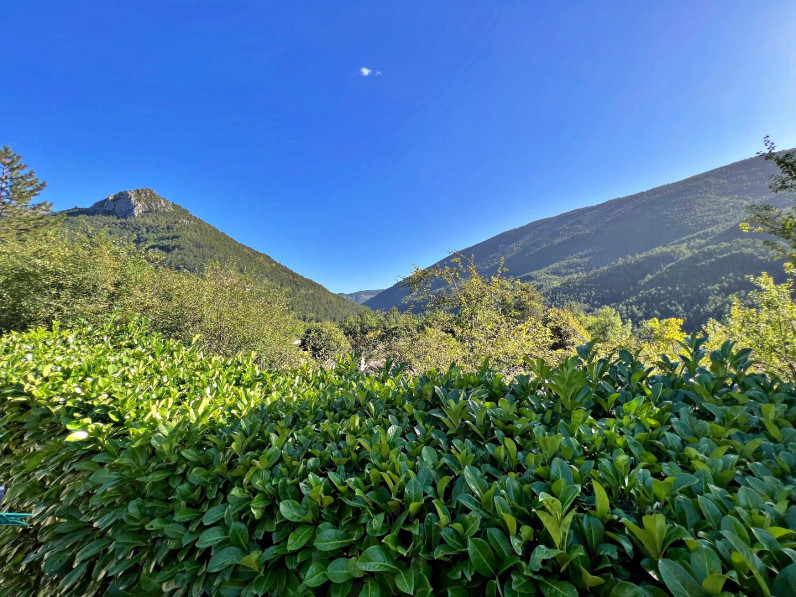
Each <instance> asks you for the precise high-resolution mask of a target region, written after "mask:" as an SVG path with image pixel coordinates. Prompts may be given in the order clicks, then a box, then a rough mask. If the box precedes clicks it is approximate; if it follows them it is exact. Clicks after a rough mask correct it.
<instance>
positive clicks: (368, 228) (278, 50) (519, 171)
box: [0, 0, 796, 292]
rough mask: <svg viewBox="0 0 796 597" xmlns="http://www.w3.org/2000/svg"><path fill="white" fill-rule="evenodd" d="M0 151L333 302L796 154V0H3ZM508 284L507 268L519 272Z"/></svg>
mask: <svg viewBox="0 0 796 597" xmlns="http://www.w3.org/2000/svg"><path fill="white" fill-rule="evenodd" d="M0 39H2V45H3V53H4V60H3V74H2V78H0V81H2V83H0V145H5V144H7V145H10V146H11V148H12V149H13V150H14V151H16V152H17V153H21V154H22V156H23V158H24V160H25V161H26V162H27V163H28V164H29V165H30V166H31V167H33V168H35V170H36V172H37V174H39V176H40V177H41V178H44V179H45V180H47V181H48V183H49V187H48V188H47V190H46V191H45V193H44V194H43V195H42V198H43V199H46V200H49V201H52V202H53V203H54V204H55V208H56V209H64V208H68V207H73V206H75V205H79V206H88V205H90V204H92V203H94V202H95V201H97V200H99V199H101V198H103V197H106V196H107V195H109V194H111V193H114V192H116V191H120V190H123V189H130V188H139V187H151V188H153V189H154V190H156V191H157V192H158V193H160V194H161V195H163V196H164V197H166V198H167V199H170V200H172V201H174V202H176V203H178V204H180V205H182V206H183V207H185V208H187V209H188V210H190V211H191V212H192V213H194V214H195V215H197V216H198V217H200V218H202V219H204V220H206V221H207V222H209V223H211V224H213V225H214V226H216V227H218V228H219V229H221V230H223V231H224V232H226V233H227V234H230V235H231V236H233V237H235V238H236V239H238V240H240V241H241V242H243V243H245V244H247V245H249V246H252V247H254V248H255V249H258V250H260V251H263V252H265V253H267V254H269V255H271V256H272V257H274V258H275V259H277V260H278V261H280V262H282V263H284V264H285V265H287V266H288V267H290V268H292V269H294V270H296V271H297V272H299V273H301V274H303V275H305V276H308V277H310V278H312V279H314V280H317V281H318V282H320V283H322V284H324V285H325V286H327V287H328V288H329V289H331V290H333V291H336V292H347V291H354V290H360V289H366V288H367V289H369V288H382V287H386V286H389V285H391V284H393V283H394V282H395V281H396V279H397V278H398V276H401V275H406V274H408V273H409V272H410V270H411V266H412V264H415V263H416V264H418V265H421V266H427V265H430V264H431V263H433V262H435V261H437V260H438V259H440V258H442V257H444V256H445V255H447V253H448V252H449V251H452V250H456V249H462V248H464V247H467V246H470V245H472V244H475V243H476V242H479V241H481V240H484V239H486V238H488V237H490V236H493V235H494V234H497V233H499V232H502V231H504V230H507V229H510V228H515V227H517V226H521V225H523V224H526V223H528V222H530V221H532V220H535V219H538V218H541V217H546V216H551V215H555V214H557V213H561V212H563V211H566V210H569V209H573V208H576V207H580V206H583V205H590V204H594V203H599V202H601V201H604V200H607V199H611V198H613V197H618V196H622V195H627V194H631V193H634V192H638V191H642V190H645V189H648V188H650V187H654V186H658V185H660V184H664V183H667V182H674V181H676V180H679V179H682V178H685V177H687V176H690V175H693V174H697V173H699V172H702V171H705V170H708V169H711V168H714V167H718V166H721V165H724V164H726V163H729V162H732V161H735V160H738V159H742V158H746V157H749V156H751V155H753V154H754V153H755V152H757V151H759V150H761V149H763V136H764V135H766V134H768V135H771V137H772V138H773V140H774V141H775V142H776V143H777V144H778V145H779V146H780V147H782V148H785V147H792V146H796V118H794V117H795V116H796V2H793V0H785V1H776V0H766V1H765V2H752V1H748V2H747V1H741V0H738V1H732V2H729V1H726V2H725V1H722V2H719V1H716V2H693V1H690V0H689V1H679V2H678V1H672V2H657V3H653V2H639V1H630V2H615V1H611V2H604V1H601V2H598V1H589V2H574V1H567V2H541V1H530V0H529V1H523V2H508V1H506V2H483V1H478V2H475V1H473V2H465V1H458V0H457V1H453V0H451V1H448V2H443V1H427V0H423V1H418V2H413V1H407V0H402V1H395V2H387V1H385V0H379V1H376V0H370V1H367V2H353V1H341V2H331V1H318V2H301V1H297V0H291V1H290V2H261V1H256V2H255V1H252V2H237V1H234V0H232V1H231V0H226V1H224V2H202V1H192V2H187V1H165V0H164V1H159V2H154V1H153V2H147V1H142V0H138V1H129V2H128V1H124V0H113V1H107V0H102V1H100V0H97V1H93V2H86V1H83V2H81V1H76V0H70V1H63V0H57V1H52V2H42V1H37V0H30V1H25V2H13V1H6V2H4V3H3V8H2V15H1V16H0ZM509 273H510V272H509Z"/></svg>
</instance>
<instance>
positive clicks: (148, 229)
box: [57, 188, 363, 321]
mask: <svg viewBox="0 0 796 597" xmlns="http://www.w3.org/2000/svg"><path fill="white" fill-rule="evenodd" d="M57 213H60V214H63V215H64V216H65V217H64V222H65V225H66V226H67V228H68V229H71V230H82V231H85V232H87V233H89V234H95V233H97V232H99V231H100V230H103V231H105V232H106V233H107V234H109V235H110V236H111V237H112V238H114V239H116V240H119V241H121V242H125V243H132V244H134V245H136V246H138V247H140V248H146V249H150V250H154V251H157V252H159V253H161V254H162V256H163V260H162V263H163V265H165V266H166V267H170V268H173V269H184V270H189V271H193V272H200V271H201V270H202V269H203V268H204V267H205V265H207V264H208V263H210V262H213V261H219V262H221V263H232V262H234V263H236V264H237V266H238V267H240V268H241V269H246V270H250V271H252V272H253V273H254V274H255V275H256V276H258V277H260V278H262V279H264V280H266V281H268V282H269V283H271V284H273V285H274V286H276V287H278V288H280V289H282V290H283V291H284V292H285V295H286V297H287V300H288V303H289V304H290V306H291V308H292V309H293V310H294V311H295V312H296V314H297V315H298V316H299V317H302V318H304V319H308V320H324V319H328V320H331V321H341V320H342V319H343V318H345V317H346V316H348V315H353V314H355V313H357V312H359V311H360V310H362V309H363V307H361V306H359V305H357V304H355V303H353V302H351V301H348V300H346V299H344V298H342V297H340V296H337V295H336V294H335V293H333V292H331V291H330V290H328V289H326V288H324V287H323V286H322V285H320V284H318V283H317V282H315V281H314V280H311V279H309V278H306V277H305V276H302V275H300V274H298V273H296V272H294V271H293V270H291V269H290V268H288V267H286V266H284V265H282V264H281V263H279V262H277V261H276V260H275V259H273V258H272V257H270V256H269V255H267V254H265V253H262V252H260V251H257V250H255V249H252V248H251V247H248V246H246V245H244V244H242V243H240V242H238V241H237V240H235V239H233V238H232V237H230V236H229V235H227V234H225V233H223V232H221V231H220V230H218V229H217V228H215V227H214V226H212V225H211V224H208V223H207V222H205V221H204V220H201V219H200V218H198V217H196V216H194V215H193V214H191V213H190V212H189V211H188V210H187V209H185V208H184V207H181V206H180V205H178V204H176V203H172V202H171V201H169V200H168V199H165V198H164V197H161V196H160V195H158V194H157V193H156V192H155V191H153V190H152V189H147V188H143V189H130V190H125V191H119V192H117V193H113V194H111V195H109V196H108V197H106V198H105V199H101V200H100V201H97V202H96V203H94V204H93V205H92V206H91V207H82V208H81V207H75V208H72V209H68V210H64V211H62V212H57Z"/></svg>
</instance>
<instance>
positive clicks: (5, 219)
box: [0, 145, 55, 240]
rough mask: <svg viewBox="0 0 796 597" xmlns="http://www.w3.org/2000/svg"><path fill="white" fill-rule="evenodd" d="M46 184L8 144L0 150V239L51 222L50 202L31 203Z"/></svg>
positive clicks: (48, 224) (46, 225) (50, 223)
mask: <svg viewBox="0 0 796 597" xmlns="http://www.w3.org/2000/svg"><path fill="white" fill-rule="evenodd" d="M46 186H47V183H46V182H44V181H43V180H39V179H38V178H37V177H36V173H35V172H34V171H33V170H30V169H28V166H27V164H24V163H23V162H22V158H21V156H20V155H19V154H16V153H14V152H13V151H11V148H10V147H9V146H8V145H5V146H4V147H3V148H2V150H0V240H5V239H8V238H9V237H11V236H16V235H19V234H21V233H26V232H30V231H33V230H37V229H41V228H42V227H48V226H50V225H52V224H53V223H54V222H55V220H54V219H51V218H48V216H49V213H50V208H51V207H52V204H50V203H46V202H42V203H31V201H32V200H33V198H34V197H36V196H37V195H38V194H39V193H41V192H42V191H43V190H44V188H45V187H46Z"/></svg>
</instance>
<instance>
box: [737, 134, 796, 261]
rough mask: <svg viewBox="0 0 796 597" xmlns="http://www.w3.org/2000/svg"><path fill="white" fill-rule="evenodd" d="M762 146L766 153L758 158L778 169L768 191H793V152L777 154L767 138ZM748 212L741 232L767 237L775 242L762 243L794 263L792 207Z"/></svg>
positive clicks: (795, 187)
mask: <svg viewBox="0 0 796 597" xmlns="http://www.w3.org/2000/svg"><path fill="white" fill-rule="evenodd" d="M765 144H766V151H765V152H761V153H759V154H758V155H761V156H763V157H764V158H765V159H766V160H768V161H770V162H774V163H775V164H776V165H777V167H778V168H779V173H778V174H772V175H771V178H770V183H769V185H768V186H769V188H770V189H771V191H772V192H774V193H783V192H785V193H793V192H796V151H789V152H778V151H777V148H776V146H775V145H774V142H773V141H771V139H769V138H768V137H766V138H765ZM749 212H750V218H749V222H745V223H744V224H743V228H744V230H745V231H752V230H754V231H755V232H765V233H767V234H770V235H771V236H773V237H774V238H775V239H776V240H768V241H766V244H767V245H768V246H769V247H771V248H772V249H774V250H775V251H776V252H777V253H779V254H780V255H781V256H783V257H785V258H787V259H788V260H789V261H792V262H796V207H794V206H793V205H792V204H791V205H788V206H787V207H785V208H784V209H780V208H778V207H775V206H773V205H767V204H766V205H754V206H751V207H750V208H749ZM782 241H784V242H785V243H786V245H785V246H783V242H782Z"/></svg>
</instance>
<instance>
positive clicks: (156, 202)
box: [81, 189, 175, 218]
mask: <svg viewBox="0 0 796 597" xmlns="http://www.w3.org/2000/svg"><path fill="white" fill-rule="evenodd" d="M174 207H175V206H174V204H173V203H171V202H170V201H168V200H167V199H164V198H163V197H161V196H160V195H158V194H157V193H156V192H155V191H153V190H152V189H134V190H132V191H121V192H119V193H116V194H114V195H110V196H109V197H108V198H107V199H103V200H101V201H97V202H96V203H95V204H94V205H92V206H91V207H89V208H88V209H84V210H81V211H82V213H84V214H88V215H103V216H116V217H117V218H135V217H136V216H140V215H141V214H143V213H147V212H153V211H172V210H173V209H174Z"/></svg>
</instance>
